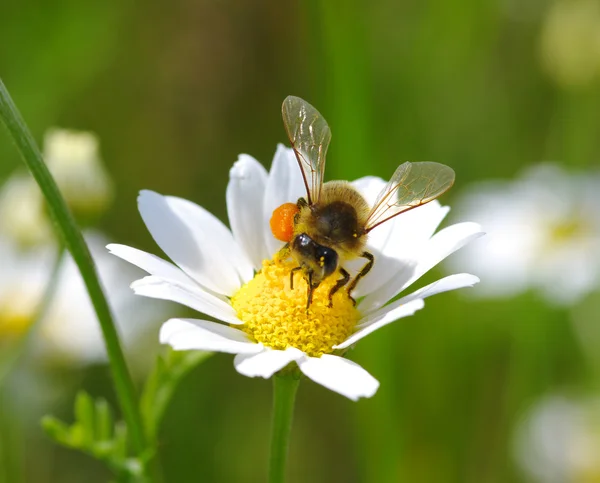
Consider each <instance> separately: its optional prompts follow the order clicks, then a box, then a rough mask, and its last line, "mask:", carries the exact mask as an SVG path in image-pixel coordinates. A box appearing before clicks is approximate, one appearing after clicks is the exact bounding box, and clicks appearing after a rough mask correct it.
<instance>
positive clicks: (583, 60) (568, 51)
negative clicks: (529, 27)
mask: <svg viewBox="0 0 600 483" xmlns="http://www.w3.org/2000/svg"><path fill="white" fill-rule="evenodd" d="M541 55H542V62H543V64H544V67H545V68H546V70H547V71H548V72H549V73H550V74H551V75H552V76H553V77H554V79H556V81H557V82H558V83H559V84H561V85H563V86H566V87H576V86H583V85H586V84H589V83H590V82H592V81H594V80H598V79H600V2H598V0H557V1H556V2H555V3H554V4H552V5H551V7H550V9H549V10H548V13H547V15H546V18H545V20H544V23H543V26H542V36H541Z"/></svg>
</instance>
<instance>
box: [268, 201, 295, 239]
mask: <svg viewBox="0 0 600 483" xmlns="http://www.w3.org/2000/svg"><path fill="white" fill-rule="evenodd" d="M298 211H299V210H298V206H297V205H296V203H284V204H283V205H281V206H279V207H278V208H275V210H274V211H273V215H272V216H271V221H270V225H271V231H272V232H273V236H274V237H275V238H277V239H278V240H280V241H282V242H287V243H289V242H290V241H292V236H293V235H294V216H296V213H298Z"/></svg>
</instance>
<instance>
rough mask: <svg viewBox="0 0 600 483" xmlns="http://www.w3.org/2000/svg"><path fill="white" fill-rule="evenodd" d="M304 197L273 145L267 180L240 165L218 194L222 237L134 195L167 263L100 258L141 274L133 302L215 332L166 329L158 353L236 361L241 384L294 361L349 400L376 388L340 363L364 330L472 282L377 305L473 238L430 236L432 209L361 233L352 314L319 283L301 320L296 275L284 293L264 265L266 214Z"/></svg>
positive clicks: (284, 275) (176, 201)
mask: <svg viewBox="0 0 600 483" xmlns="http://www.w3.org/2000/svg"><path fill="white" fill-rule="evenodd" d="M354 185H355V186H356V187H357V188H358V189H359V190H360V191H361V192H362V193H363V194H364V195H365V198H366V199H367V200H368V201H369V202H373V200H374V198H375V196H376V195H377V193H379V191H380V189H381V188H382V187H383V185H384V181H383V180H381V179H379V178H373V177H368V178H362V179H360V180H357V181H356V182H354ZM304 194H305V192H304V185H303V182H302V178H301V173H300V170H299V169H298V165H297V162H296V158H295V156H294V154H293V151H292V150H291V149H285V148H284V147H283V146H279V148H278V150H277V152H276V154H275V158H274V160H273V165H272V168H271V172H270V173H267V171H266V170H265V169H264V168H263V167H262V165H261V164H260V163H258V161H256V160H255V159H254V158H252V157H250V156H247V155H241V156H240V157H239V160H238V161H237V162H236V163H235V165H234V166H233V168H232V170H231V173H230V182H229V186H228V188H227V210H228V214H229V221H230V224H231V231H229V229H228V228H227V227H226V226H225V225H224V224H223V223H221V222H220V221H219V220H218V219H217V218H215V217H214V216H213V215H211V214H210V213H208V212H207V211H206V210H204V209H203V208H201V207H200V206H198V205H196V204H194V203H192V202H190V201H186V200H183V199H180V198H175V197H170V196H162V195H160V194H158V193H154V192H152V191H143V192H142V193H141V194H140V197H139V200H138V201H139V209H140V213H141V215H142V218H143V220H144V222H145V224H146V226H147V227H148V230H149V231H150V233H151V235H152V237H153V238H154V240H155V241H156V243H157V244H158V245H159V246H160V248H161V249H162V250H163V251H164V252H165V253H166V254H167V255H168V256H169V257H170V258H171V259H172V260H173V262H175V264H173V263H170V262H168V261H165V260H163V259H161V258H158V257H156V256H154V255H150V254H148V253H145V252H142V251H139V250H136V249H134V248H130V247H127V246H123V245H109V246H108V248H109V250H110V251H111V252H112V253H113V254H114V255H117V256H119V257H121V258H123V259H124V260H127V261H129V262H130V263H133V264H134V265H137V266H138V267H140V268H142V269H143V270H145V271H146V272H148V273H149V274H150V276H148V277H145V278H143V279H141V280H138V281H137V282H134V283H133V284H132V288H133V290H134V291H135V293H137V294H139V295H144V296H147V297H153V298H159V299H167V300H172V301H175V302H179V303H182V304H184V305H187V306H189V307H191V308H193V309H195V310H197V311H198V312H201V313H204V314H206V315H208V316H210V317H213V318H215V319H217V320H219V321H221V322H223V323H217V322H212V321H209V320H203V319H171V320H169V321H167V322H166V323H165V324H164V325H163V327H162V329H161V332H160V340H161V342H162V343H165V344H169V345H171V346H172V347H173V348H174V349H176V350H189V349H196V350H205V351H217V352H226V353H232V354H236V357H235V360H234V364H235V367H236V369H237V371H238V372H240V373H241V374H243V375H246V376H250V377H257V376H259V377H264V378H269V377H271V376H272V375H273V374H274V373H276V372H277V371H279V370H281V369H283V368H284V367H286V366H287V365H288V364H290V363H295V364H297V365H298V367H299V368H300V370H301V371H302V372H303V373H304V374H305V375H306V376H308V377H309V378H310V379H312V380H313V381H315V382H317V383H319V384H322V385H323V386H325V387H327V388H329V389H331V390H333V391H336V392H338V393H340V394H342V395H344V396H346V397H348V398H350V399H353V400H356V399H358V398H360V397H370V396H372V395H373V394H374V393H375V392H376V390H377V388H378V386H379V383H378V382H377V380H375V379H374V378H373V377H372V376H371V375H370V374H369V373H367V372H366V371H365V370H364V369H362V368H361V367H360V366H358V365H357V364H355V363H354V362H351V361H349V360H348V359H345V358H343V357H341V355H343V354H344V353H345V352H346V350H347V349H348V348H349V347H350V346H352V345H354V344H355V343H356V342H358V341H359V340H360V339H362V338H363V337H365V336H366V335H368V334H370V333H371V332H374V331H375V330H377V329H379V328H381V327H383V326H384V325H387V324H389V323H391V322H393V321H395V320H397V319H399V318H402V317H406V316H409V315H412V314H414V313H415V311H417V310H419V309H421V308H422V307H423V305H424V302H423V299H424V298H425V297H428V296H430V295H434V294H436V293H440V292H445V291H448V290H454V289H457V288H461V287H467V286H471V285H473V284H475V283H477V282H478V278H477V277H475V276H473V275H469V274H458V275H451V276H449V277H446V278H444V279H441V280H438V281H437V282H434V283H432V284H430V285H428V286H426V287H424V288H422V289H420V290H417V291H416V292H414V293H412V294H410V295H407V296H403V297H401V298H399V299H397V300H394V301H393V302H391V303H388V302H390V300H392V299H394V297H396V295H398V294H400V293H401V292H403V291H404V290H405V289H406V288H407V287H409V286H410V285H412V284H413V283H414V282H415V281H416V280H418V279H419V278H420V277H421V276H422V275H423V274H425V273H426V272H427V271H429V270H430V269H431V268H432V267H433V266H435V265H436V264H437V263H438V262H440V261H441V260H443V259H444V258H445V257H447V256H448V255H450V254H451V253H453V252H454V251H455V250H458V249H459V248H460V247H462V246H463V245H465V244H466V243H468V242H470V241H471V240H473V239H475V238H477V237H479V236H480V235H481V234H482V232H481V229H480V227H479V225H477V224H476V223H460V224H457V225H453V226H450V227H448V228H445V229H443V230H441V231H440V232H438V233H436V234H434V232H435V231H436V229H437V227H438V225H439V224H440V223H441V221H442V220H443V218H444V217H445V215H446V213H447V212H448V208H447V207H442V206H440V204H439V203H437V202H432V203H429V204H427V205H425V206H423V207H421V208H417V209H415V210H412V211H410V212H408V213H405V214H403V215H401V216H398V217H396V218H394V219H393V221H390V222H388V223H386V224H384V225H382V226H381V227H379V228H377V229H376V230H374V231H373V233H372V234H371V235H370V238H369V245H368V250H369V251H370V252H372V253H373V254H374V255H375V260H376V262H375V266H374V268H373V270H372V271H371V272H370V273H369V274H368V275H367V276H366V277H365V278H364V279H363V280H361V282H360V283H359V285H358V287H357V290H356V291H355V292H354V293H353V295H354V296H356V297H359V298H358V303H357V305H356V307H354V306H353V304H352V301H351V300H350V299H349V297H348V296H347V295H346V294H345V292H343V291H340V292H338V293H337V294H336V295H335V297H334V298H333V307H331V308H330V307H328V298H327V297H328V293H329V289H330V288H331V287H332V285H333V284H334V283H335V280H330V279H335V277H329V279H326V280H325V281H324V282H323V283H322V284H321V285H320V286H319V288H318V289H317V290H315V293H314V298H313V302H312V304H311V306H310V309H309V310H308V312H307V309H306V290H307V286H306V282H305V280H304V277H302V276H301V275H300V274H299V273H297V274H296V276H295V278H294V289H293V290H292V289H291V288H290V269H291V265H290V264H288V263H286V262H273V261H269V260H270V259H271V257H272V256H273V255H274V254H275V253H276V252H277V251H278V250H279V249H280V248H281V246H282V245H283V243H282V242H279V241H277V240H276V239H275V238H274V237H273V236H272V234H271V231H270V228H269V219H270V217H271V215H272V213H273V210H274V209H275V208H277V207H278V206H280V205H281V204H282V203H285V202H290V201H292V202H294V201H296V200H297V199H298V198H299V197H301V196H304ZM259 270H260V271H259ZM386 304H387V305H386Z"/></svg>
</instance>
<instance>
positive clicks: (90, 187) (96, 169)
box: [44, 129, 113, 215]
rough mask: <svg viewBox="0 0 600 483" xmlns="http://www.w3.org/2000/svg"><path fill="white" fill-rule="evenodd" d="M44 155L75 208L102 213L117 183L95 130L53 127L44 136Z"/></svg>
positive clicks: (75, 209)
mask: <svg viewBox="0 0 600 483" xmlns="http://www.w3.org/2000/svg"><path fill="white" fill-rule="evenodd" d="M44 159H45V161H46V164H47V165H48V169H49V170H50V172H51V173H52V176H54V179H55V180H56V183H57V184H58V186H59V188H60V190H61V193H62V195H63V196H64V198H65V200H66V201H67V203H68V204H69V206H70V207H71V209H72V210H74V211H75V212H77V213H82V214H85V215H89V214H96V213H101V212H102V211H104V209H105V208H106V207H107V206H108V205H109V204H110V202H111V201H112V198H113V186H112V182H111V179H110V177H109V176H108V173H107V172H106V170H105V169H104V165H103V164H102V161H101V159H100V155H99V153H98V138H97V137H96V136H95V135H94V134H93V133H91V132H84V131H69V130H66V129H51V130H49V131H48V132H47V133H46V135H45V137H44Z"/></svg>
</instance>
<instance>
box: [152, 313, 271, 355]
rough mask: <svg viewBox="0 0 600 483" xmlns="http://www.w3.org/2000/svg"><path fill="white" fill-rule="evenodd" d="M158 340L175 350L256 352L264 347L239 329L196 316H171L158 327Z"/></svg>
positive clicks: (230, 352) (231, 352) (233, 352)
mask: <svg viewBox="0 0 600 483" xmlns="http://www.w3.org/2000/svg"><path fill="white" fill-rule="evenodd" d="M159 338H160V342H161V344H169V345H170V346H171V347H173V349H175V350H178V351H185V350H202V351H214V352H227V353H228V354H255V353H257V352H261V351H262V350H263V349H264V348H263V345H262V344H257V343H255V342H252V341H251V340H250V339H249V338H248V335H246V333H245V332H242V331H241V330H238V329H234V328H233V327H228V326H226V325H223V324H217V323H216V322H209V321H208V320H199V319H170V320H167V321H166V322H165V323H164V324H163V326H162V327H161V329H160V336H159Z"/></svg>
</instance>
